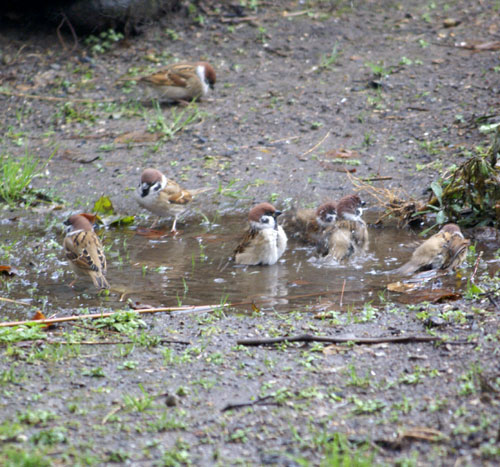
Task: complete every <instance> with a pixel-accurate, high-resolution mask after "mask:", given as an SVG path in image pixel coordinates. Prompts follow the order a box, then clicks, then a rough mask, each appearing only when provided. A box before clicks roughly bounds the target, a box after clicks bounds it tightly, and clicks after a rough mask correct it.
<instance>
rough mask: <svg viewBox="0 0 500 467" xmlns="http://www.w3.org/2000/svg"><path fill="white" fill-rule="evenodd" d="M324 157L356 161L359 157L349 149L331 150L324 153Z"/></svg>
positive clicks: (357, 153)
mask: <svg viewBox="0 0 500 467" xmlns="http://www.w3.org/2000/svg"><path fill="white" fill-rule="evenodd" d="M325 157H329V158H331V159H351V158H354V159H358V158H359V157H360V154H359V152H357V151H354V150H351V149H344V148H340V149H332V150H331V151H328V152H326V153H325Z"/></svg>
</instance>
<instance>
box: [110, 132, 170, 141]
mask: <svg viewBox="0 0 500 467" xmlns="http://www.w3.org/2000/svg"><path fill="white" fill-rule="evenodd" d="M162 136H163V134H162V133H160V132H155V133H151V132H149V131H144V130H136V131H129V132H127V133H123V135H120V136H117V137H116V138H115V140H114V141H113V142H114V143H115V144H124V143H155V142H156V141H158V140H160V139H161V138H162Z"/></svg>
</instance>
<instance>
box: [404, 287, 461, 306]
mask: <svg viewBox="0 0 500 467" xmlns="http://www.w3.org/2000/svg"><path fill="white" fill-rule="evenodd" d="M459 298H462V294H461V293H458V292H454V291H453V290H446V289H434V290H419V291H415V292H412V293H407V294H406V295H401V296H400V297H398V302H400V303H404V304H405V305H415V304H417V303H421V302H431V303H440V302H442V301H443V300H458V299H459Z"/></svg>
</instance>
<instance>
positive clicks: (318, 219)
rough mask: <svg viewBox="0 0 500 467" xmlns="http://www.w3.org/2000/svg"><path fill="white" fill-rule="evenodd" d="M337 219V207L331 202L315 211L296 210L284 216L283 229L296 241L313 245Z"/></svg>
mask: <svg viewBox="0 0 500 467" xmlns="http://www.w3.org/2000/svg"><path fill="white" fill-rule="evenodd" d="M336 219H337V206H336V204H335V203H334V202H333V201H327V202H326V203H323V204H321V205H320V206H319V207H318V208H317V209H297V210H295V211H291V212H288V213H286V214H284V220H283V222H282V224H281V225H282V226H283V228H284V229H285V230H286V231H287V232H288V234H289V235H290V236H291V237H293V238H296V239H297V240H299V241H301V242H303V243H307V244H312V245H315V244H316V243H317V242H318V241H319V240H320V239H321V235H322V233H323V231H324V230H325V229H326V228H328V227H331V226H332V225H333V224H334V223H335V220H336Z"/></svg>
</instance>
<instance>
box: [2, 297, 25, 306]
mask: <svg viewBox="0 0 500 467" xmlns="http://www.w3.org/2000/svg"><path fill="white" fill-rule="evenodd" d="M0 301H2V302H9V303H16V304H17V305H24V306H32V304H31V303H26V302H21V301H20V300H12V298H5V297H0Z"/></svg>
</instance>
